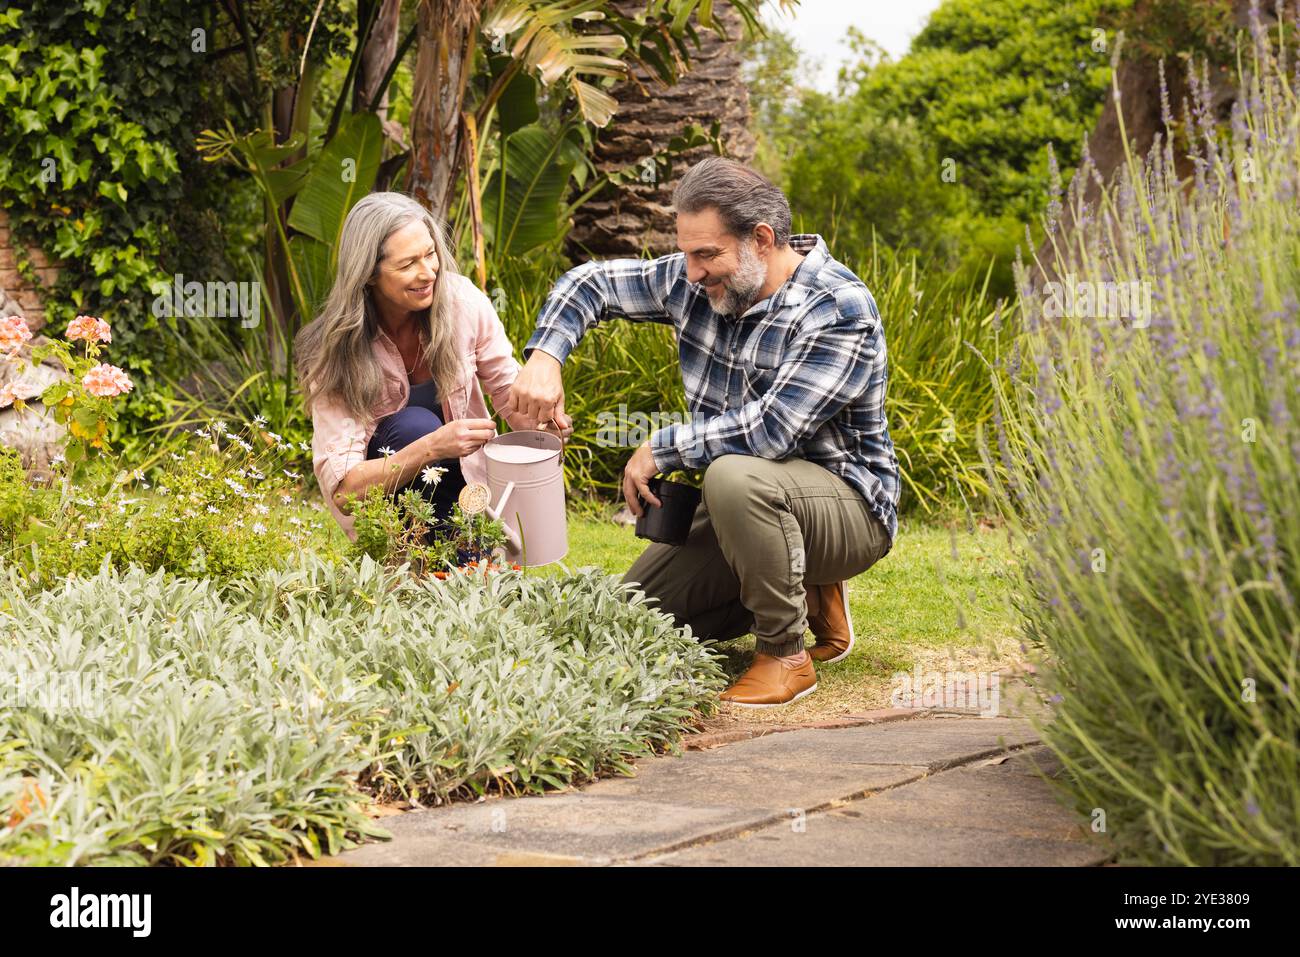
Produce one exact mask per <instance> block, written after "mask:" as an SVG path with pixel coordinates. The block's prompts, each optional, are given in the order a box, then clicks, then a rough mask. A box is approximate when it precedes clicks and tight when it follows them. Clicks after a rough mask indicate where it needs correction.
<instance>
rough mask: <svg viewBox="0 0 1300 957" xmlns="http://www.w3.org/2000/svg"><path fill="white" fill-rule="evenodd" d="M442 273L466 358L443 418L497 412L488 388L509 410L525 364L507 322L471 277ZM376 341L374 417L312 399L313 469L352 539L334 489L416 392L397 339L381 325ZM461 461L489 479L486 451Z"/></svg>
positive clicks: (468, 477) (469, 476) (471, 473)
mask: <svg viewBox="0 0 1300 957" xmlns="http://www.w3.org/2000/svg"><path fill="white" fill-rule="evenodd" d="M443 279H444V280H446V281H448V282H449V290H450V292H451V294H452V296H453V297H454V298H453V302H454V303H455V308H456V313H457V316H458V320H459V321H458V322H457V323H456V326H455V331H454V335H455V336H456V351H457V352H458V353H459V355H460V357H461V371H460V377H459V379H458V380H457V384H456V388H455V389H453V390H452V393H451V395H444V396H442V397H441V399H442V411H443V417H442V418H443V422H450V421H452V420H453V419H487V418H491V416H490V415H489V414H488V409H487V403H486V402H485V401H484V400H483V389H486V390H487V391H488V393H489V394H490V395H491V396H492V404H493V406H494V407H495V408H497V409H498V410H503V409H504V408H505V405H506V399H507V397H508V396H509V395H510V386H511V385H513V384H514V381H515V376H517V375H518V374H519V363H518V362H516V361H515V356H514V350H513V349H512V348H511V346H510V340H509V339H507V338H506V330H505V327H504V326H502V325H501V320H500V318H498V317H497V314H496V310H495V309H493V308H492V303H491V301H490V300H489V299H488V297H487V296H485V295H484V294H483V292H482V290H480V289H479V288H478V287H477V286H475V285H474V283H473V282H472V281H471V280H470V279H468V278H467V277H465V276H461V275H457V274H453V273H447V274H446V275H445V276H444V277H443ZM371 347H372V348H373V349H374V353H375V358H376V359H378V360H379V365H380V367H381V368H382V369H383V375H384V391H383V393H382V395H381V396H380V399H379V400H378V402H376V404H375V405H374V407H373V408H371V410H370V412H371V419H370V421H369V422H357V421H355V419H353V418H352V416H350V415H349V414H348V412H347V411H346V410H345V409H344V408H343V406H342V404H341V403H339V402H337V401H335V400H334V399H332V398H329V397H321V398H318V399H317V400H316V401H315V402H314V403H313V404H312V416H311V422H312V437H311V449H312V469H313V471H315V473H316V480H317V482H319V483H320V490H321V494H322V495H324V496H325V505H326V507H327V508H328V509H329V510H330V514H332V515H333V516H334V518H335V520H336V521H337V522H338V523H339V525H340V526H342V528H343V531H344V532H345V533H346V534H347V536H348V538H349V539H351V540H352V541H356V537H357V533H356V530H355V529H354V528H353V519H352V518H351V517H350V516H347V515H344V514H343V512H342V511H340V510H339V508H338V506H336V505H335V504H334V491H335V490H336V489H337V488H338V487H339V483H340V482H342V481H343V476H345V475H347V473H348V471H349V470H350V469H351V468H352V467H353V466H355V465H357V464H359V463H361V462H364V461H365V458H366V447H367V446H368V445H369V444H370V437H371V436H372V435H374V434H375V427H376V426H377V424H378V422H379V420H380V419H382V418H383V417H384V416H386V415H391V414H392V413H394V412H396V411H398V410H399V409H403V408H405V407H406V403H407V402H408V401H409V400H410V396H411V387H410V382H409V381H408V379H407V375H406V367H405V366H404V365H403V364H402V357H401V355H400V354H399V353H398V351H397V346H396V344H395V343H394V342H393V340H392V339H390V338H389V337H388V335H387V334H386V333H385V332H384V331H383V330H382V329H381V330H380V331H379V333H378V334H377V335H376V336H375V338H374V339H373V340H372V341H371ZM502 415H504V412H503V413H502ZM506 420H507V421H508V422H509V423H510V427H511V428H526V427H527V423H525V422H523V421H522V420H519V419H517V417H514V416H506ZM460 466H461V471H462V472H464V474H465V481H466V482H479V483H482V484H484V485H486V484H487V463H486V461H485V460H484V457H483V453H482V451H478V452H475V453H474V454H473V455H467V456H466V457H464V458H463V459H461V460H460Z"/></svg>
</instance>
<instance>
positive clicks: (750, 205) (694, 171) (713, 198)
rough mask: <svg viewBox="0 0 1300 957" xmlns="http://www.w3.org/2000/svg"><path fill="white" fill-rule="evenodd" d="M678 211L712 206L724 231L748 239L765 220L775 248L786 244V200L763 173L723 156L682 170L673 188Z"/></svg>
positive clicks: (710, 158)
mask: <svg viewBox="0 0 1300 957" xmlns="http://www.w3.org/2000/svg"><path fill="white" fill-rule="evenodd" d="M673 206H674V208H676V210H677V212H679V213H698V212H700V211H702V210H705V209H716V210H717V211H718V215H719V216H721V217H722V222H723V224H724V225H726V227H727V231H728V232H730V233H731V234H732V235H735V236H738V237H740V238H741V239H750V238H752V237H753V235H754V227H756V226H757V225H758V224H759V223H767V224H768V225H769V226H771V227H772V232H773V233H775V234H776V245H777V248H778V249H779V248H783V247H785V246H788V245H789V243H790V202H789V200H787V199H786V198H785V193H783V192H781V190H779V189H778V188H777V187H775V186H773V185H772V183H771V182H770V181H769V180H768V178H767V177H766V176H764V175H763V174H762V173H759V172H758V171H757V170H752V169H750V168H749V167H748V166H746V165H745V164H743V163H737V162H736V161H735V160H732V159H727V158H726V157H724V156H710V157H709V158H708V159H705V160H701V161H700V162H698V163H696V164H695V165H694V166H692V167H691V168H690V169H689V170H687V171H686V175H685V176H683V177H682V178H681V181H680V182H679V183H678V184H677V188H676V189H675V190H673Z"/></svg>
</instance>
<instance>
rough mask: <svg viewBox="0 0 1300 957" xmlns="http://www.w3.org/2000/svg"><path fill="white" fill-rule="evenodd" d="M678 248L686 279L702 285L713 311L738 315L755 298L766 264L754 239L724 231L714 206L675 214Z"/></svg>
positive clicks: (724, 228)
mask: <svg viewBox="0 0 1300 957" xmlns="http://www.w3.org/2000/svg"><path fill="white" fill-rule="evenodd" d="M677 248H678V249H680V250H681V251H682V252H684V253H685V254H686V278H687V279H688V280H689V281H690V282H693V283H699V284H700V285H702V286H703V287H704V291H705V293H706V294H707V295H708V297H709V304H710V305H711V306H712V307H713V311H714V312H717V313H721V314H722V315H739V314H740V313H742V312H744V311H745V310H746V309H748V308H749V307H750V306H752V305H753V304H754V302H756V301H757V298H758V294H759V291H760V290H762V288H763V285H764V284H765V283H766V281H767V266H766V264H765V263H764V261H763V259H762V258H761V257H760V256H759V254H758V251H757V244H756V243H755V242H754V240H753V239H747V240H741V239H739V238H738V237H736V236H733V235H732V234H731V233H729V232H727V228H726V226H725V225H724V224H723V222H722V217H721V216H719V215H718V211H717V210H716V209H703V210H701V211H700V212H698V213H685V212H682V213H678V214H677Z"/></svg>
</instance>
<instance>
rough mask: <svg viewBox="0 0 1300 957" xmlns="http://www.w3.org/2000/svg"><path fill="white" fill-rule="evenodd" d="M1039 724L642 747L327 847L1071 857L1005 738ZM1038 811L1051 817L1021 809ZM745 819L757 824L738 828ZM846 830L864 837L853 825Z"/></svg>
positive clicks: (535, 859) (369, 860) (355, 860)
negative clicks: (587, 780) (629, 768)
mask: <svg viewBox="0 0 1300 957" xmlns="http://www.w3.org/2000/svg"><path fill="white" fill-rule="evenodd" d="M1037 740H1038V736H1037V733H1036V732H1035V731H1034V729H1033V728H1032V726H1031V725H1030V724H1029V722H1027V721H1024V720H1019V719H1007V718H966V717H963V718H937V717H936V718H915V719H912V720H909V721H903V722H896V723H885V724H874V725H866V726H861V727H848V728H838V729H811V730H802V731H790V732H785V733H781V734H772V735H767V736H764V737H759V738H753V739H750V740H747V741H742V742H737V743H735V744H730V745H726V746H724V747H720V748H715V749H712V750H706V751H692V752H688V753H687V754H685V755H683V756H681V757H658V758H651V759H647V760H644V761H639V762H637V764H636V768H637V774H636V776H635V777H632V778H612V779H607V780H604V781H600V782H596V783H595V784H593V785H590V786H588V787H586V788H585V789H583V790H581V791H577V792H573V791H570V792H564V793H560V794H553V795H547V796H542V797H527V798H517V799H493V800H489V801H486V802H482V803H477V804H460V805H453V806H451V807H444V808H433V809H430V810H427V811H414V812H410V813H407V814H401V815H397V816H393V817H388V818H385V819H384V822H383V823H384V826H385V827H386V828H387V829H388V830H389V831H391V832H392V834H393V838H394V839H393V840H392V841H391V842H385V843H377V844H370V845H367V846H365V847H363V848H360V849H357V850H353V851H349V852H347V853H345V854H343V855H342V856H341V857H340V858H338V859H336V863H337V864H338V865H341V866H364V865H376V864H378V865H398V866H405V865H438V864H460V865H480V864H495V865H502V864H506V865H508V864H560V865H562V864H597V865H599V864H611V863H628V862H636V861H640V860H655V861H658V860H659V859H661V858H665V856H668V857H670V858H671V862H672V863H683V864H686V863H715V862H716V861H717V860H718V859H719V858H718V855H722V856H723V857H728V856H729V855H731V853H732V849H735V853H736V855H738V856H736V858H735V859H734V861H731V862H734V863H743V862H753V863H758V862H759V858H760V857H761V856H762V853H763V852H764V849H765V848H767V849H770V850H772V851H773V853H775V854H777V856H778V857H779V856H781V855H787V854H789V855H793V857H794V858H797V859H798V861H796V860H795V859H792V860H791V861H790V863H796V862H806V863H816V862H817V860H815V859H816V858H817V857H818V855H821V856H823V857H826V861H825V862H830V861H831V860H832V859H833V860H836V861H843V862H847V861H848V860H849V859H850V858H852V856H853V855H854V854H856V855H857V856H858V858H860V859H855V860H854V861H853V862H855V863H872V862H877V863H891V862H899V863H901V862H904V861H905V860H907V861H910V862H914V863H915V862H920V861H916V860H913V859H912V858H908V857H907V854H908V853H911V854H912V856H913V858H915V857H917V856H918V855H919V856H922V857H923V856H924V854H925V853H926V848H927V847H929V846H930V845H929V843H927V842H928V841H929V839H928V838H926V837H925V836H924V835H926V834H933V836H934V841H933V842H931V843H933V855H934V858H935V859H934V860H927V861H924V863H940V862H947V861H950V860H951V861H953V862H956V863H961V861H956V860H955V858H956V857H958V856H960V855H962V854H966V855H970V854H981V853H983V854H990V853H993V852H992V851H990V850H988V849H989V848H997V847H1002V848H1003V849H1004V851H1005V854H1008V855H1011V856H1012V857H1015V858H1016V862H1017V863H1028V862H1030V861H1031V860H1032V861H1035V862H1049V861H1048V858H1051V857H1052V856H1053V855H1056V856H1060V855H1062V854H1064V855H1065V858H1064V859H1065V860H1066V861H1067V862H1071V863H1072V862H1074V861H1075V858H1079V859H1082V858H1080V857H1079V855H1078V854H1074V851H1073V850H1071V847H1070V846H1067V847H1066V848H1065V850H1062V849H1061V848H1058V847H1056V845H1057V844H1062V845H1078V844H1079V842H1078V841H1077V840H1075V841H1071V839H1070V838H1069V837H1068V828H1067V827H1066V826H1065V825H1064V824H1062V823H1061V819H1058V818H1041V815H1042V814H1044V813H1045V811H1044V807H1045V806H1049V807H1051V809H1052V810H1054V811H1057V812H1060V811H1061V810H1062V809H1060V808H1058V807H1056V805H1055V804H1054V803H1053V801H1052V798H1051V797H1050V787H1049V786H1048V784H1047V783H1046V782H1044V781H1042V780H1040V779H1038V778H1037V777H1035V776H1034V774H1033V763H1032V761H1031V760H1030V758H1029V757H1028V756H1027V754H1026V753H1025V752H1024V751H1019V750H1017V751H1008V750H1007V749H1008V748H1016V749H1019V748H1026V747H1029V746H1032V745H1035V744H1036V743H1037ZM1033 750H1034V751H1035V752H1038V751H1042V752H1044V753H1046V751H1045V749H1043V748H1041V747H1038V748H1034V749H1033ZM995 762H996V763H995ZM956 765H961V767H955V766H956ZM945 769H951V770H945ZM1049 770H1050V768H1049ZM863 795H868V796H867V797H865V798H863ZM855 798H862V800H851V799H855ZM845 802H850V803H849V805H847V806H845V807H840V806H837V805H843V804H845ZM826 808H831V810H829V811H828V812H827V813H825V814H809V813H808V812H811V811H816V810H821V809H826ZM877 809H879V813H877ZM885 812H888V813H885ZM882 814H883V815H884V816H881V815H882ZM855 815H858V816H856V817H855ZM795 818H803V820H805V821H806V822H808V823H809V824H810V825H811V823H812V822H813V821H817V822H819V823H818V827H819V828H820V829H822V830H823V831H824V832H825V833H826V834H828V835H831V836H832V837H833V838H834V840H835V841H838V842H840V843H841V844H843V846H838V847H835V848H829V847H827V848H823V849H820V850H818V849H817V848H816V847H814V845H815V844H818V843H820V841H812V840H808V834H807V833H803V834H798V835H794V834H791V837H796V836H797V837H798V838H801V839H803V840H802V843H794V844H787V843H786V838H785V837H784V836H783V835H784V834H785V833H786V832H789V828H790V821H791V820H792V819H795ZM1040 818H1041V819H1042V820H1049V821H1051V822H1052V823H1051V824H1050V826H1049V825H1048V824H1042V825H1041V826H1039V825H1038V824H1036V823H1033V822H1039V821H1040ZM970 822H974V823H973V824H971V825H970V826H967V825H968V824H969V823H970ZM983 822H987V823H988V825H989V826H987V827H986V826H984V823H983ZM1067 823H1068V822H1067ZM959 831H960V832H961V833H958V832H959ZM967 831H969V832H971V833H966V832H967ZM742 833H751V834H753V833H756V834H758V835H760V838H761V839H760V838H755V837H750V838H747V839H745V840H734V838H736V837H737V836H738V835H740V834H742ZM855 833H856V834H858V835H860V836H861V837H862V838H863V840H866V841H867V844H866V845H865V846H864V845H862V844H860V843H856V842H855V841H854V840H852V839H851V836H852V835H853V834H855ZM999 840H1001V841H1002V842H1003V843H1002V844H999V843H998V841H999ZM844 842H847V843H844ZM777 845H780V846H779V848H778V847H777ZM1048 845H1050V847H1049V846H1048ZM909 849H910V850H909ZM1075 850H1077V847H1076V848H1075ZM1067 851H1068V852H1069V853H1066V852H1067ZM998 853H1002V852H998ZM1071 854H1074V856H1073V857H1071V856H1070V855H1071ZM994 856H997V855H996V854H995V855H994ZM1085 856H1086V855H1085ZM805 858H806V860H805Z"/></svg>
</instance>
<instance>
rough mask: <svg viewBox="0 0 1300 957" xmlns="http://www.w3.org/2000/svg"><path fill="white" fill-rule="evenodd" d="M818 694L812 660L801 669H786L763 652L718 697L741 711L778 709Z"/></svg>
mask: <svg viewBox="0 0 1300 957" xmlns="http://www.w3.org/2000/svg"><path fill="white" fill-rule="evenodd" d="M816 690H817V671H816V669H814V668H813V663H812V658H808V659H807V660H806V661H805V662H804V663H803V664H802V665H800V666H799V667H798V668H787V667H786V666H785V665H783V664H782V663H781V659H780V658H776V657H774V656H772V655H765V654H763V653H761V652H760V653H758V654H756V655H754V663H753V664H752V665H750V666H749V670H748V671H746V672H745V673H744V674H743V675H741V676H740V677H739V678H738V679H737V680H736V683H735V684H734V685H732V686H731V687H730V688H728V689H727V690H726V691H724V692H722V694H721V695H719V697H720V698H721V699H722V700H723V701H729V702H731V703H732V704H734V705H739V706H740V707H742V708H778V707H780V706H781V705H783V704H789V703H790V702H791V701H798V700H799V699H800V698H802V697H803V696H804V695H806V694H812V693H813V692H814V691H816Z"/></svg>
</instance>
